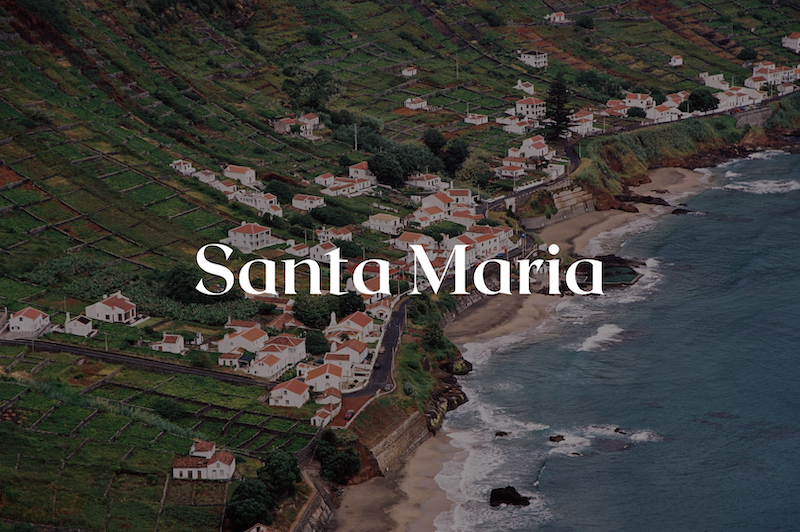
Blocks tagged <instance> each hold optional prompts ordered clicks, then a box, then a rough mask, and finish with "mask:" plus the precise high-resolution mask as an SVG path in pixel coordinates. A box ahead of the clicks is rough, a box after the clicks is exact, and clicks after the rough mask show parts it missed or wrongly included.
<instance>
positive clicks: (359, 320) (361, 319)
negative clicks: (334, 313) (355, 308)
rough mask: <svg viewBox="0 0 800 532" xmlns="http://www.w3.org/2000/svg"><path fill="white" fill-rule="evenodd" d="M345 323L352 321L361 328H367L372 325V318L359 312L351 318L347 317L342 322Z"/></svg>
mask: <svg viewBox="0 0 800 532" xmlns="http://www.w3.org/2000/svg"><path fill="white" fill-rule="evenodd" d="M345 321H352V322H353V323H355V324H356V325H358V326H359V327H366V326H367V325H369V324H370V323H372V318H370V317H369V316H367V315H366V314H364V313H363V312H360V311H359V312H353V313H352V314H350V315H349V316H347V317H346V318H345V319H343V320H342V322H345Z"/></svg>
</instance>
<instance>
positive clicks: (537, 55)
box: [519, 50, 547, 68]
mask: <svg viewBox="0 0 800 532" xmlns="http://www.w3.org/2000/svg"><path fill="white" fill-rule="evenodd" d="M519 60H520V61H522V62H523V63H525V64H526V65H528V66H532V67H533V68H545V67H546V66H547V54H546V53H544V52H540V51H538V50H528V51H526V52H520V54H519Z"/></svg>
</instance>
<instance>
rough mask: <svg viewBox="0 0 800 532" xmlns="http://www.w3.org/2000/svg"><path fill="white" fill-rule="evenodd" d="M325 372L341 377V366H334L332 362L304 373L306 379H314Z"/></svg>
mask: <svg viewBox="0 0 800 532" xmlns="http://www.w3.org/2000/svg"><path fill="white" fill-rule="evenodd" d="M326 373H329V374H331V375H335V376H337V377H340V378H341V376H342V368H340V367H339V366H335V365H333V364H323V365H321V366H320V367H318V368H316V369H312V370H311V371H309V372H308V375H306V381H310V380H313V379H316V378H317V377H319V376H321V375H325V374H326Z"/></svg>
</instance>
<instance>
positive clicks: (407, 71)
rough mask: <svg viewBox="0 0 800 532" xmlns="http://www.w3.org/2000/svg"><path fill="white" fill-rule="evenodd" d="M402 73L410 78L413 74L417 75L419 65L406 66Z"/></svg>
mask: <svg viewBox="0 0 800 532" xmlns="http://www.w3.org/2000/svg"><path fill="white" fill-rule="evenodd" d="M400 73H401V74H402V75H404V76H405V77H407V78H410V77H412V76H416V75H417V67H415V66H414V65H409V66H407V67H405V68H404V69H403V70H401V71H400Z"/></svg>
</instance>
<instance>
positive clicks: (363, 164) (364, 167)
mask: <svg viewBox="0 0 800 532" xmlns="http://www.w3.org/2000/svg"><path fill="white" fill-rule="evenodd" d="M350 168H353V169H355V170H368V169H369V163H368V162H367V161H363V162H360V163H356V164H354V165H351V166H350Z"/></svg>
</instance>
